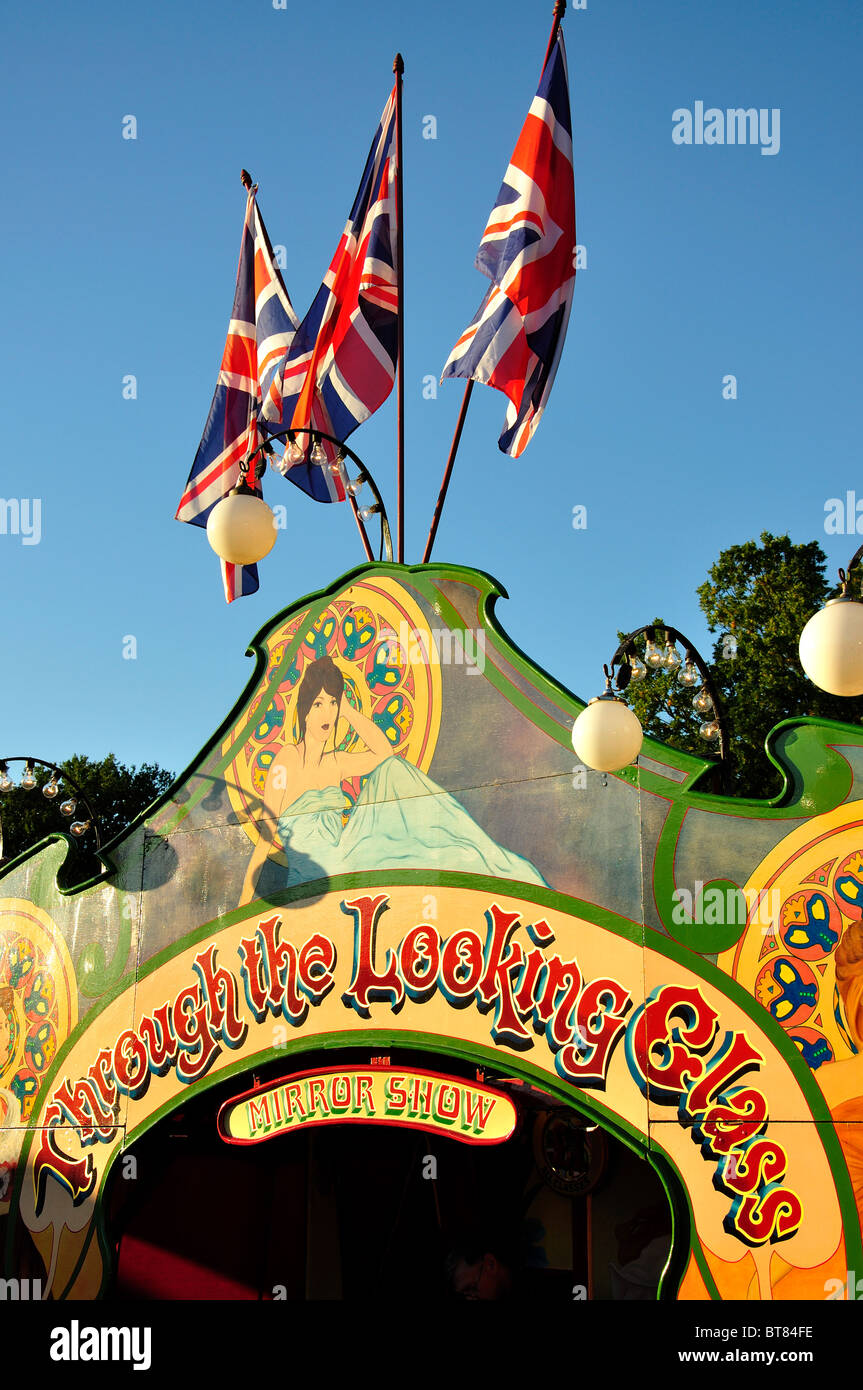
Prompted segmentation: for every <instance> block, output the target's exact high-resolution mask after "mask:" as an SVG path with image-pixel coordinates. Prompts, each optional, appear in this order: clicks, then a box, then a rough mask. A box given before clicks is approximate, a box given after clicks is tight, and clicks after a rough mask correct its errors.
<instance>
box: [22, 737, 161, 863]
mask: <svg viewBox="0 0 863 1390" xmlns="http://www.w3.org/2000/svg"><path fill="white" fill-rule="evenodd" d="M59 766H60V768H61V773H66V774H68V775H69V777H70V778H71V779H72V780H71V781H70V782H67V781H65V780H64V778H63V776H62V775H61V777H60V779H59V782H60V793H59V795H58V796H57V797H55V798H54V799H53V800H50V801H49V800H48V799H47V798H46V797H45V796H43V795H42V788H43V787H44V786H45V784H46V783H47V782H48V781H49V780H50V777H51V773H50V771H49V770H48V769H47V768H45V767H41V766H40V765H39V764H38V763H37V765H36V767H35V768H34V775H35V777H36V783H37V785H36V786H35V787H33V788H31V789H30V790H29V791H27V790H24V789H22V788H21V787H20V786H18V785H16V786H15V787H14V788H13V789H12V790H11V791H8V792H5V793H3V794H2V795H0V817H2V828H3V850H2V853H3V858H4V860H7V859H13V858H14V857H15V855H17V854H20V853H22V851H23V850H25V849H28V848H29V846H30V845H33V844H35V843H36V842H37V841H38V840H41V839H42V838H43V837H44V836H45V835H49V834H50V833H51V831H52V830H66V831H68V830H69V826H70V824H71V822H72V820H86V819H87V813H86V810H85V808H84V806H83V805H82V804H81V802H80V800H79V799H78V798H77V796H76V793H75V791H74V790H73V788H74V785H75V784H76V783H77V785H78V786H79V787H80V788H81V791H82V792H83V793H84V796H85V797H86V798H87V801H88V803H89V805H90V808H91V810H92V811H93V814H94V815H95V816H96V818H97V820H98V822H99V832H100V835H101V839H102V843H103V844H106V843H107V842H108V841H109V840H112V839H113V838H114V836H115V835H117V834H119V832H120V831H121V830H124V829H125V828H126V826H127V825H129V824H130V823H131V821H133V820H134V819H135V817H136V816H137V815H138V814H139V813H140V812H141V811H144V810H146V808H147V807H148V806H149V805H150V804H151V803H152V802H153V801H155V800H156V798H157V797H158V796H161V795H162V793H163V792H165V791H167V789H168V787H170V785H171V783H172V782H173V780H174V774H173V773H172V772H167V771H166V770H165V769H164V768H161V767H159V766H158V764H156V763H142V764H141V766H140V767H126V766H124V764H123V763H119V762H118V761H117V759H116V757H115V756H114V754H113V753H109V754H108V756H107V757H106V758H103V759H102V760H101V762H94V761H92V760H91V759H90V758H87V757H84V756H82V755H77V756H75V757H71V758H67V759H66V761H65V762H64V763H61V764H59ZM19 769H20V770H21V771H23V764H14V763H13V764H12V765H11V766H10V775H14V774H18V773H19ZM16 780H18V781H20V775H18V776H17V778H16ZM67 797H71V798H72V799H73V800H76V801H77V806H76V810H75V814H74V816H73V817H67V816H63V815H62V814H61V813H60V803H61V802H62V801H63V800H65V799H66V798H67ZM93 846H94V837H93V833H92V831H90V832H88V834H87V835H86V836H84V837H82V839H81V840H80V841H77V842H76V849H77V850H78V852H79V853H81V854H85V855H87V856H89V857H92V853H93Z"/></svg>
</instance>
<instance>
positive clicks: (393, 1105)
mask: <svg viewBox="0 0 863 1390" xmlns="http://www.w3.org/2000/svg"><path fill="white" fill-rule="evenodd" d="M386 1097H387V1110H394V1111H399V1110H404V1108H405V1106H406V1105H407V1103H408V1093H407V1090H406V1089H405V1079H404V1077H403V1076H388V1077H387V1085H386Z"/></svg>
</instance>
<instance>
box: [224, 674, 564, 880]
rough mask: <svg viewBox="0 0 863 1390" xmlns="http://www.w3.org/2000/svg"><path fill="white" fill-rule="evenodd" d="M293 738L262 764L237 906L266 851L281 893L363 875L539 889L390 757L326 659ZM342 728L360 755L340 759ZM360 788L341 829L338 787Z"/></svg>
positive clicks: (527, 872) (524, 866)
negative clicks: (252, 838) (282, 876)
mask: <svg viewBox="0 0 863 1390" xmlns="http://www.w3.org/2000/svg"><path fill="white" fill-rule="evenodd" d="M297 718H298V722H299V739H298V741H297V743H295V744H286V745H284V746H283V747H282V748H281V750H280V751H279V753H278V754H277V755H276V757H275V758H274V759H273V761H272V763H271V764H270V767H269V770H268V773H267V780H266V784H265V787H264V798H263V814H262V816H261V820H260V822H259V829H260V832H261V835H260V839H259V841H258V843H257V845H256V846H255V849H254V852H253V854H252V858H251V860H250V862H249V867H248V869H247V870H246V875H245V878H244V880H243V891H242V895H241V897H240V906H242V905H243V904H244V903H248V902H251V901H252V900H253V899H254V897H255V895H256V890H257V883H258V875H259V873H260V870H261V868H262V867H263V865H264V863H265V862H266V860H267V859H268V857H269V855H270V854H271V853H272V851H273V849H274V847H276V846H281V848H282V849H283V850H284V852H285V854H286V855H287V858H288V865H289V869H288V879H287V882H288V883H289V884H294V883H308V882H311V881H312V880H313V879H318V878H332V877H334V876H335V875H336V874H345V873H356V872H365V871H368V870H370V869H452V870H455V871H461V872H463V873H475V874H487V875H489V876H491V877H494V878H511V879H516V880H518V881H521V882H523V883H539V884H543V885H544V884H545V879H544V878H543V877H542V875H541V874H540V873H539V872H538V871H537V870H536V869H535V868H534V867H533V865H532V864H531V863H529V861H528V860H527V859H523V858H522V857H521V856H520V855H517V854H511V853H510V852H509V851H508V850H505V849H502V848H501V847H500V846H499V845H498V844H496V843H495V841H494V840H492V839H491V837H490V836H489V835H486V833H485V831H484V830H482V829H481V828H480V826H478V825H477V823H476V821H475V820H474V819H473V817H472V816H470V815H469V814H468V812H467V811H466V810H465V809H464V807H463V806H461V805H459V803H458V802H457V801H456V799H455V797H453V796H450V795H449V793H448V792H445V791H443V790H442V789H441V788H440V787H439V786H437V785H436V783H434V782H432V781H431V779H430V778H429V777H426V775H425V774H424V773H423V772H420V770H419V768H417V767H414V766H413V764H412V763H408V762H406V761H405V759H404V758H400V757H398V756H396V755H395V754H394V753H393V750H392V745H391V744H390V742H389V739H388V738H387V737H386V735H385V734H384V733H383V732H382V730H381V729H379V728H378V726H377V725H376V724H375V722H374V720H372V719H369V718H368V716H367V715H364V714H361V713H360V711H359V710H356V709H354V708H353V706H352V705H351V704H350V702H349V701H348V699H347V697H346V695H345V681H344V676H343V675H342V673H341V671H340V670H339V669H338V667H337V666H336V665H335V662H334V661H333V660H332V658H331V657H328V656H323V657H321V658H320V659H319V660H318V661H315V662H313V663H312V664H311V665H310V666H309V667H308V669H307V671H306V672H305V674H304V676H303V680H302V684H301V686H300V689H299V693H298V696H297ZM343 719H344V720H346V721H347V723H348V724H349V725H350V726H351V728H352V729H354V731H355V732H356V734H357V735H358V736H359V739H358V741H359V742H361V743H362V744H364V745H365V748H364V749H359V750H358V751H351V752H340V751H339V750H338V748H337V744H338V742H339V738H338V734H337V726H338V724H339V721H340V720H343ZM363 776H364V777H366V778H367V780H366V782H365V783H364V785H363V788H362V790H361V792H360V794H359V796H358V798H357V802H356V805H355V806H354V807H353V809H352V811H351V813H350V816H349V818H348V821H347V824H345V823H344V819H343V813H344V811H345V797H344V793H343V792H342V791H341V787H340V784H341V783H342V782H346V781H352V780H353V779H354V778H356V777H363Z"/></svg>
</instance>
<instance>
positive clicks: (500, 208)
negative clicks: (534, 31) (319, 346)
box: [441, 29, 575, 458]
mask: <svg viewBox="0 0 863 1390" xmlns="http://www.w3.org/2000/svg"><path fill="white" fill-rule="evenodd" d="M574 252H575V185H574V179H573V168H572V124H571V121H570V114H569V82H568V78H567V70H566V50H565V49H564V45H563V32H562V30H560V29H558V31H557V36H556V38H555V42H554V44H553V46H552V49H551V53H550V54H549V57H548V61H547V62H546V64H545V67H544V68H543V70H542V76H541V77H540V81H539V87H538V89H537V93H536V96H535V97H534V99H533V101H532V102H531V106H530V110H529V111H528V114H527V120H526V121H525V123H524V126H523V127H522V131H521V135H520V136H519V139H518V144H517V145H516V147H515V149H514V151H513V154H512V158H511V160H510V163H509V168H508V169H507V171H506V175H505V177H504V181H503V183H502V184H501V189H500V192H499V193H498V195H497V202H496V204H495V206H494V208H493V209H492V212H491V216H490V217H489V220H488V225H487V227H486V229H485V232H484V233H483V237H482V241H481V242H480V246H479V251H478V253H477V258H476V265H477V269H478V270H481V271H482V272H483V273H484V274H485V275H487V276H488V277H489V279H490V280H491V281H492V285H491V288H490V289H489V290H488V292H487V294H486V296H485V298H484V299H483V301H482V303H481V305H480V306H479V309H478V310H477V312H476V315H475V317H474V318H473V320H472V322H471V323H470V324H469V325H468V327H467V328H466V329H465V331H464V333H462V335H461V337H460V338H459V340H458V342H457V343H456V345H455V347H454V348H453V350H452V352H451V353H450V355H449V358H448V360H447V363H446V366H445V367H444V369H443V374H442V376H441V381H443V379H444V377H467V378H468V379H473V380H474V381H480V382H484V383H485V384H486V385H487V386H494V387H495V389H496V390H498V391H503V392H504V394H505V395H506V396H508V397H509V402H510V403H509V405H508V406H507V410H506V425H505V428H504V431H503V433H502V434H501V436H500V439H499V440H498V448H500V449H501V450H502V451H503V453H505V454H510V455H511V456H512V457H513V458H518V456H519V454H521V453H523V451H524V449H525V448H526V447H527V445H528V443H529V442H530V440H531V438H532V437H533V432H534V430H535V429H536V427H537V425H538V424H539V421H540V418H541V416H542V412H543V410H544V409H545V405H546V402H547V400H548V397H549V394H550V392H551V387H552V383H553V382H554V376H555V372H556V371H557V364H558V362H559V361H560V354H561V352H562V350H563V340H564V337H565V336H566V326H567V322H568V320H569V311H570V307H571V305H572V292H573V289H574V286H575V269H574Z"/></svg>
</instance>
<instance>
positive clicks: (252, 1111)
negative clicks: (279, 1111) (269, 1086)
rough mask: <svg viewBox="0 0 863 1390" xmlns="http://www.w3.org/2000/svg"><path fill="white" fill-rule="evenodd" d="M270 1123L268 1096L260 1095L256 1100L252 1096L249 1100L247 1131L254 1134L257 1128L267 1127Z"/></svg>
mask: <svg viewBox="0 0 863 1390" xmlns="http://www.w3.org/2000/svg"><path fill="white" fill-rule="evenodd" d="M271 1124H272V1120H271V1119H270V1102H269V1097H268V1096H261V1097H260V1098H259V1099H258V1100H256V1099H255V1097H254V1096H253V1097H252V1099H251V1100H250V1101H249V1133H250V1134H254V1133H255V1130H257V1129H269V1128H270V1125H271Z"/></svg>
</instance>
